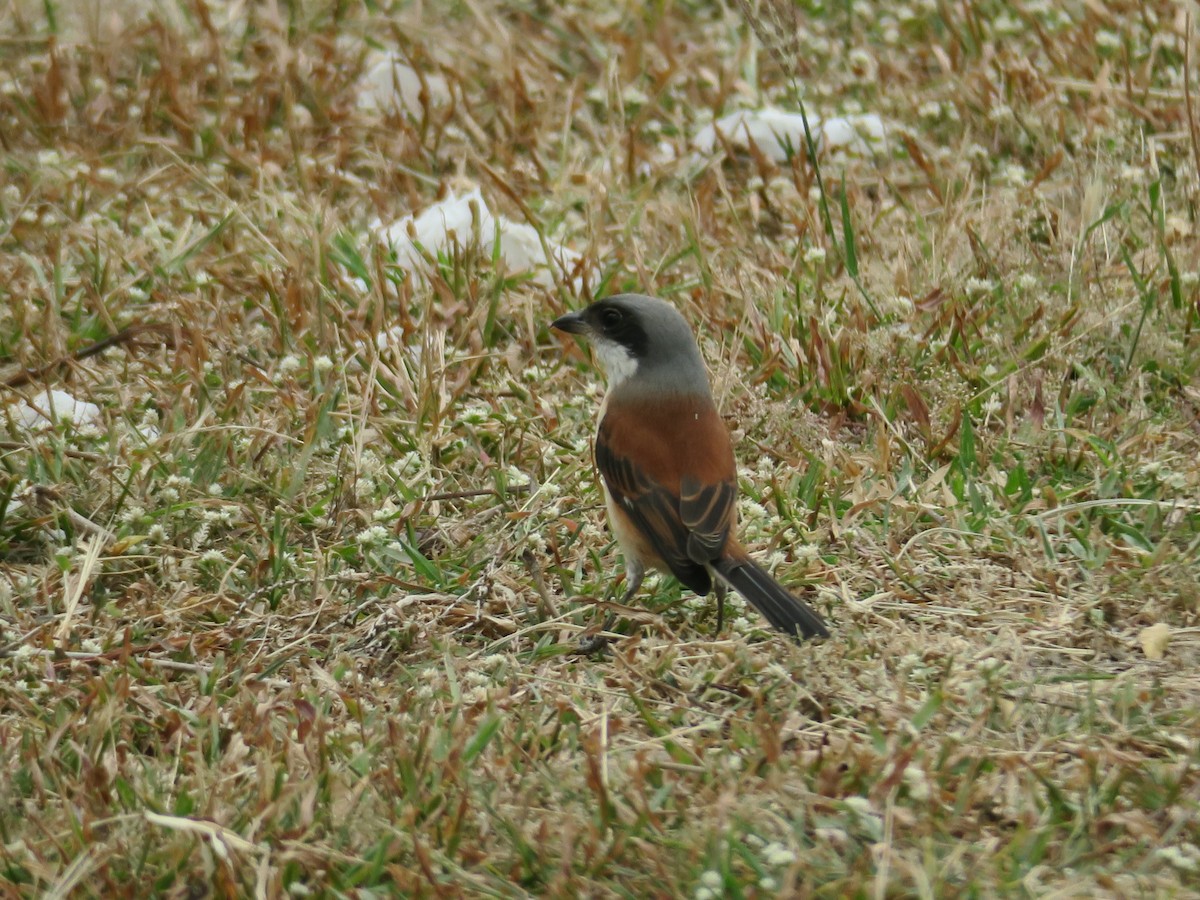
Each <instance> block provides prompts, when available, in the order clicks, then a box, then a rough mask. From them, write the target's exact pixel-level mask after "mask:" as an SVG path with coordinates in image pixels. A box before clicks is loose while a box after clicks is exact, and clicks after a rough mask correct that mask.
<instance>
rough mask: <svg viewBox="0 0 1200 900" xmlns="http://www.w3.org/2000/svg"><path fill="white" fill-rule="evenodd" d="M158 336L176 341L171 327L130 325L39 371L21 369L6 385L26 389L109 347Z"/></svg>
mask: <svg viewBox="0 0 1200 900" xmlns="http://www.w3.org/2000/svg"><path fill="white" fill-rule="evenodd" d="M151 333H153V334H158V335H159V336H160V337H162V338H163V341H162V343H164V344H167V345H171V344H173V343H174V340H175V329H174V328H172V327H171V326H170V325H158V324H153V323H151V324H143V325H130V326H129V327H128V328H122V329H121V330H120V331H118V332H117V333H116V334H113V335H110V336H109V337H106V338H104V339H103V340H99V341H96V343H94V344H88V345H87V346H86V347H84V348H82V349H80V350H76V351H75V352H74V353H68V354H67V355H66V356H63V357H61V358H59V359H56V360H55V361H54V362H52V363H47V364H46V365H44V366H41V367H40V368H37V369H21V370H20V371H19V372H16V373H14V374H12V375H9V376H8V377H7V378H5V379H4V382H3V383H4V385H5V386H6V387H10V388H18V387H24V386H25V385H27V384H30V383H31V382H35V381H41V380H42V379H43V378H45V377H46V376H47V375H49V374H51V373H53V372H55V371H57V370H58V369H61V368H62V367H63V366H66V365H68V364H69V363H73V362H79V361H80V360H81V359H87V358H88V357H89V356H95V355H96V354H97V353H103V352H104V351H105V350H107V349H108V348H109V347H116V346H118V345H121V344H130V343H133V342H134V341H135V340H136V339H137V338H138V337H140V336H141V335H143V334H151Z"/></svg>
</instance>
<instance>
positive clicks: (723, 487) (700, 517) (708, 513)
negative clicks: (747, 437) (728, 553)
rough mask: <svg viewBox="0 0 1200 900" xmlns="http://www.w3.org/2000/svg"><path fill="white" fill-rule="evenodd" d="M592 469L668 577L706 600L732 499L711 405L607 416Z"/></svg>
mask: <svg viewBox="0 0 1200 900" xmlns="http://www.w3.org/2000/svg"><path fill="white" fill-rule="evenodd" d="M633 459H636V460H637V461H638V465H636V466H635V465H634V464H633V463H632V462H631V460H633ZM596 468H597V469H599V471H600V475H601V477H602V478H603V479H604V484H605V486H606V487H607V488H608V492H609V494H611V495H612V498H613V501H614V502H615V503H617V504H619V505H620V506H621V508H622V509H624V510H625V512H626V513H628V515H629V518H630V520H631V521H632V522H633V524H634V526H635V527H636V528H637V529H638V531H639V532H640V533H641V535H642V537H644V538H645V539H646V541H647V543H648V544H649V545H650V546H651V547H652V548H653V549H654V551H655V553H656V554H657V555H658V557H659V558H660V559H661V560H662V561H663V563H664V564H665V565H666V567H667V568H668V569H670V570H671V574H672V575H674V576H675V577H676V578H678V579H679V580H680V581H681V582H682V583H683V584H684V585H686V586H687V587H689V588H691V589H692V590H693V591H695V592H696V593H698V594H707V593H708V592H709V590H710V589H711V587H712V579H711V577H710V575H709V573H708V568H707V564H709V563H712V562H713V561H715V560H716V559H718V558H719V557H720V555H721V552H722V550H723V549H724V547H725V542H726V541H727V540H728V538H729V533H730V530H731V528H732V526H733V522H734V518H735V505H734V504H735V497H736V489H735V485H734V463H733V450H732V447H731V446H730V444H729V433H728V431H727V430H726V429H725V426H724V423H722V422H721V420H720V417H719V416H718V415H717V413H716V410H715V409H713V408H712V404H711V401H708V400H707V398H705V399H704V403H703V404H701V403H699V402H697V404H696V405H695V406H691V407H688V406H684V407H668V408H663V407H661V406H657V405H649V404H648V405H647V408H642V409H638V408H636V407H634V408H626V407H624V406H623V407H622V413H621V415H620V416H613V415H611V414H610V415H607V416H605V418H604V421H603V422H601V423H600V431H599V433H598V435H597V437H596Z"/></svg>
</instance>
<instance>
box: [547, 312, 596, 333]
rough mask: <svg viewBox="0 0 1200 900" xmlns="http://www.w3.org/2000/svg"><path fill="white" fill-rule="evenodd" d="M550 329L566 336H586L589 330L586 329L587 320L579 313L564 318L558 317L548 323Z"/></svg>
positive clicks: (568, 314)
mask: <svg viewBox="0 0 1200 900" xmlns="http://www.w3.org/2000/svg"><path fill="white" fill-rule="evenodd" d="M550 327H551V328H557V329H558V330H559V331H565V332H567V333H568V334H587V333H588V331H590V330H591V329H590V328H589V327H588V323H587V319H585V318H584V317H583V316H582V315H581V314H580V313H567V314H566V315H565V316H559V317H558V318H557V319H555V320H554V321H553V322H551V323H550Z"/></svg>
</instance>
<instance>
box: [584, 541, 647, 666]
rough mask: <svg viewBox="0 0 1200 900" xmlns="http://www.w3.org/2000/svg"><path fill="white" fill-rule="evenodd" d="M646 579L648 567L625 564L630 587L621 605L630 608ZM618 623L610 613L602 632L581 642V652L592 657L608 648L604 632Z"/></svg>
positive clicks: (626, 578)
mask: <svg viewBox="0 0 1200 900" xmlns="http://www.w3.org/2000/svg"><path fill="white" fill-rule="evenodd" d="M645 577H646V567H645V566H643V565H642V564H641V563H639V562H637V561H636V560H627V561H626V563H625V583H626V584H627V585H628V587H627V588H626V589H625V595H624V596H623V597H621V605H622V606H628V605H629V601H630V600H632V599H633V597H634V595H635V594H636V593H637V592H638V588H640V587H641V586H642V579H643V578H645ZM616 621H617V614H616V613H615V612H611V611H610V612H609V614H608V615H607V616H605V617H604V624H602V625H601V626H600V631H599V632H597V633H596V634H593V635H590V636H588V637H585V638H584V639H583V640H581V641H580V642H579V652H580V653H582V654H584V655H585V656H590V655H591V654H593V653H598V652H599V651H601V650H603V649H604V648H605V647H607V646H608V641H609V639H608V638H607V637H605V636H604V632H606V631H608V630H609V629H610V628H612V627H613V623H615V622H616Z"/></svg>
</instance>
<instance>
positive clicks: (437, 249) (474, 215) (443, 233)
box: [371, 187, 582, 287]
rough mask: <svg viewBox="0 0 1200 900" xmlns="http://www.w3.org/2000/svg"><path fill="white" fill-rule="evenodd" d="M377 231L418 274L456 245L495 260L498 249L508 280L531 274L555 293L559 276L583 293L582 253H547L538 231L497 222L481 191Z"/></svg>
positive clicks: (551, 246)
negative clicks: (429, 260) (555, 273)
mask: <svg viewBox="0 0 1200 900" xmlns="http://www.w3.org/2000/svg"><path fill="white" fill-rule="evenodd" d="M371 230H372V231H374V232H376V233H377V234H378V235H379V237H381V238H382V239H383V240H385V241H387V242H388V243H389V244H390V245H391V246H392V248H393V249H394V250H395V252H396V262H397V264H398V265H400V266H403V267H404V268H405V269H408V270H409V271H410V272H413V273H414V274H415V273H419V272H421V271H423V269H424V266H425V254H428V255H429V256H431V257H434V258H436V257H437V255H438V254H439V253H448V252H449V251H450V250H451V249H452V248H453V247H454V246H456V245H457V246H459V247H464V248H465V247H472V246H478V248H479V252H480V253H482V254H483V255H484V256H485V257H488V258H491V257H492V256H493V255H494V253H495V252H496V249H497V245H498V246H499V258H500V259H501V260H503V264H504V268H505V271H506V272H507V273H508V274H510V275H519V274H523V273H526V272H529V273H532V274H533V281H534V282H536V283H537V284H540V285H542V286H543V287H552V286H553V285H554V277H553V274H552V272H553V271H554V270H557V271H559V272H561V273H562V274H563V275H564V276H565V277H566V278H568V279H569V280H571V281H572V284H573V285H574V286H575V287H582V284H581V273H580V271H579V269H580V255H579V254H578V253H576V252H575V251H574V250H572V249H570V248H569V247H564V246H562V245H560V244H557V243H555V242H553V241H547V242H546V245H545V247H543V246H542V240H541V238H540V237H538V233H537V230H536V229H535V228H534V227H533V226H532V225H527V224H525V223H524V222H514V221H512V220H511V219H508V218H505V217H504V216H493V215H492V212H491V210H490V209H488V206H487V203H486V202H485V201H484V199H483V195H482V194H481V193H480V192H479V188H477V187H476V188H473V189H472V190H470V191H468V192H467V193H465V194H457V195H455V194H452V195H450V196H449V197H447V198H446V199H445V200H442V201H441V202H439V203H435V204H434V205H433V206H431V207H429V208H428V209H426V210H425V211H424V212H422V213H421V214H420V215H418V216H411V215H410V216H405V217H404V218H403V219H400V220H399V221H397V222H393V223H392V224H390V225H383V224H382V223H379V222H376V223H375V224H374V225H373V226H372V229H371ZM418 248H420V249H418ZM421 250H424V251H425V253H424V254H423V253H422V252H421Z"/></svg>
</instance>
